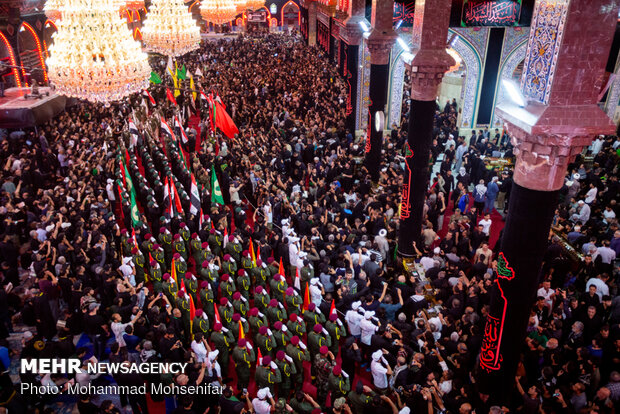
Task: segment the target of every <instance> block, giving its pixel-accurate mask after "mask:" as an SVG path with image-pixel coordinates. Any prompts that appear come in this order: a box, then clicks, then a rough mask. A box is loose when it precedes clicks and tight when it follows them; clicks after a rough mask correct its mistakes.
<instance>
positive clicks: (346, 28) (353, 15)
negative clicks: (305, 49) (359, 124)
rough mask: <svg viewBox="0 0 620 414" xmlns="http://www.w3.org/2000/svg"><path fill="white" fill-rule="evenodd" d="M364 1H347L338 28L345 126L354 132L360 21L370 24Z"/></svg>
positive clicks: (361, 34) (360, 31) (360, 33)
mask: <svg viewBox="0 0 620 414" xmlns="http://www.w3.org/2000/svg"><path fill="white" fill-rule="evenodd" d="M365 7H366V3H365V0H351V1H350V2H349V12H348V15H349V17H348V18H347V19H346V20H345V21H344V22H343V23H344V25H343V28H342V29H341V30H340V37H341V38H342V40H343V41H344V48H343V51H342V53H343V54H344V61H345V64H344V68H343V69H344V78H345V84H346V85H347V102H346V108H347V112H346V113H347V117H346V120H345V126H346V128H347V129H348V130H349V131H350V132H351V134H355V125H356V116H357V113H356V108H357V95H358V91H357V76H358V71H359V58H360V53H361V47H360V45H362V40H363V34H364V33H363V30H362V28H361V26H360V22H364V23H365V24H366V25H367V26H368V27H370V24H369V22H368V20H366V18H365V17H364V13H365Z"/></svg>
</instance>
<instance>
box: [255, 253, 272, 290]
mask: <svg viewBox="0 0 620 414" xmlns="http://www.w3.org/2000/svg"><path fill="white" fill-rule="evenodd" d="M250 275H251V277H252V281H253V283H254V285H255V286H262V287H267V279H268V278H269V277H271V274H270V273H269V270H268V269H267V266H263V261H262V260H260V259H256V266H255V267H253V268H252V270H251V271H250Z"/></svg>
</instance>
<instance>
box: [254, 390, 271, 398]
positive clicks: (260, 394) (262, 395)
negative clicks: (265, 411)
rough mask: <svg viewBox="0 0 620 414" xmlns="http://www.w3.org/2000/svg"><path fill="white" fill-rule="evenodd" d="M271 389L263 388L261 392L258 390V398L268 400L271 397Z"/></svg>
mask: <svg viewBox="0 0 620 414" xmlns="http://www.w3.org/2000/svg"><path fill="white" fill-rule="evenodd" d="M269 394H270V393H269V388H267V387H265V388H261V389H260V390H258V392H257V393H256V396H257V397H258V399H259V400H264V399H265V398H267V397H268V396H269Z"/></svg>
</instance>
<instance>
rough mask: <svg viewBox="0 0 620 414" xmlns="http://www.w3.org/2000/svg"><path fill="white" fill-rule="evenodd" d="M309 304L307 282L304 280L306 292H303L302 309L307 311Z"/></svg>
mask: <svg viewBox="0 0 620 414" xmlns="http://www.w3.org/2000/svg"><path fill="white" fill-rule="evenodd" d="M309 305H310V289H308V282H306V293H305V294H304V304H303V307H302V309H303V311H304V312H305V311H307V310H308V306H309Z"/></svg>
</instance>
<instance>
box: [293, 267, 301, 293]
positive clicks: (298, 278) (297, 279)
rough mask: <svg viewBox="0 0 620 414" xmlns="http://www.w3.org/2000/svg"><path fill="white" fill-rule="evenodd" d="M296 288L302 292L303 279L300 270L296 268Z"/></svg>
mask: <svg viewBox="0 0 620 414" xmlns="http://www.w3.org/2000/svg"><path fill="white" fill-rule="evenodd" d="M294 287H295V289H297V290H301V277H300V276H299V268H297V267H296V268H295V282H294Z"/></svg>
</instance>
